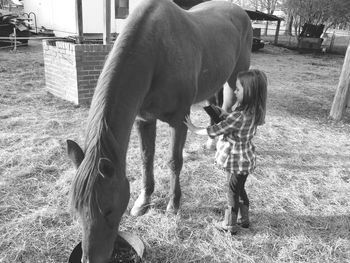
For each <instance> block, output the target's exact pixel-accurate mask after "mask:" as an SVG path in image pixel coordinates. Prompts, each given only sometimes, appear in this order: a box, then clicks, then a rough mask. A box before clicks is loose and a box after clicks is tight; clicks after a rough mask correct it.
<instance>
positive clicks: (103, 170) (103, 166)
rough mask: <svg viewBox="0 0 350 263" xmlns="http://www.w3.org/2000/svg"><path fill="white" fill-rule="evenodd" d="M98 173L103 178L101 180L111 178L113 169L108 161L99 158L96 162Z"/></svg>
mask: <svg viewBox="0 0 350 263" xmlns="http://www.w3.org/2000/svg"><path fill="white" fill-rule="evenodd" d="M98 171H99V173H100V174H101V175H102V176H103V178H110V177H112V176H113V174H114V171H115V168H114V165H113V163H112V162H111V161H110V160H109V159H107V158H100V160H99V161H98Z"/></svg>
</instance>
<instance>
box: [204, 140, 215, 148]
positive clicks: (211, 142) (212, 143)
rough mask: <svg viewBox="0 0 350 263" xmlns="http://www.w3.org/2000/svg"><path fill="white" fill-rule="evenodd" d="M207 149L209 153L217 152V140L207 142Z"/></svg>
mask: <svg viewBox="0 0 350 263" xmlns="http://www.w3.org/2000/svg"><path fill="white" fill-rule="evenodd" d="M205 149H207V150H208V151H215V150H216V143H215V140H211V139H209V140H207V143H206V144H205Z"/></svg>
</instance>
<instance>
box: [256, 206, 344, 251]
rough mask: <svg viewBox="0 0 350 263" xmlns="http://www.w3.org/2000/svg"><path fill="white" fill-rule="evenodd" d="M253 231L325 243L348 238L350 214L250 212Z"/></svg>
mask: <svg viewBox="0 0 350 263" xmlns="http://www.w3.org/2000/svg"><path fill="white" fill-rule="evenodd" d="M251 221H252V227H251V231H252V232H253V233H258V232H266V231H267V232H270V233H271V234H272V235H273V236H279V237H293V236H306V237H309V238H311V239H317V240H318V241H317V242H320V241H319V239H322V240H323V242H325V243H330V244H332V242H336V240H337V239H346V240H350V215H348V214H344V215H334V216H317V215H315V216H312V215H300V214H297V213H293V212H292V213H277V214H273V213H266V212H254V211H253V212H252V220H251Z"/></svg>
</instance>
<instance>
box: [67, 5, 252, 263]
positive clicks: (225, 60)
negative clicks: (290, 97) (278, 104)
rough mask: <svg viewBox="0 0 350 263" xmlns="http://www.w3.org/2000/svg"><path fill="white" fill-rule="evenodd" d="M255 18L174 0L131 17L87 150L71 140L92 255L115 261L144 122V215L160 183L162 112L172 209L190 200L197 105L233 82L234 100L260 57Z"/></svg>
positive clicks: (228, 97)
mask: <svg viewBox="0 0 350 263" xmlns="http://www.w3.org/2000/svg"><path fill="white" fill-rule="evenodd" d="M251 45H252V27H251V22H250V19H249V17H248V15H247V14H246V12H245V11H244V10H243V9H241V8H240V7H238V6H236V5H234V4H231V3H229V2H224V1H210V2H205V3H203V4H200V5H197V6H195V7H194V8H192V9H190V10H188V11H185V10H183V9H181V8H179V7H178V6H177V5H176V4H174V3H173V2H172V1H170V0H143V1H140V4H139V5H138V7H136V9H135V10H134V11H133V12H132V14H131V15H130V16H129V17H128V19H127V21H126V25H125V28H124V29H123V32H122V33H121V34H120V35H119V36H118V38H117V40H116V42H115V44H114V47H113V49H112V50H111V52H110V54H109V56H108V59H107V61H106V63H105V66H104V68H103V70H102V73H101V75H100V78H99V80H98V83H97V87H96V90H95V93H94V96H93V99H92V103H91V108H90V112H89V118H88V127H87V134H86V141H85V148H84V149H85V150H84V151H83V150H82V149H81V148H80V147H79V146H78V145H77V144H76V143H75V142H73V141H69V140H68V154H69V156H70V158H71V159H72V161H73V162H74V164H75V166H76V168H77V174H76V176H75V179H74V181H73V185H72V191H71V193H72V206H73V208H74V209H75V211H76V212H77V213H78V215H79V217H80V219H81V224H82V232H83V240H82V248H83V262H89V263H102V262H106V261H108V259H109V258H110V256H111V254H112V250H113V244H114V241H115V238H116V235H117V233H118V228H119V223H120V220H121V217H122V215H123V213H124V211H125V210H126V208H127V204H128V201H129V197H130V189H129V182H128V180H127V178H126V174H125V173H126V172H125V170H126V153H127V148H128V143H129V137H130V132H131V130H132V126H133V124H134V122H135V121H136V122H135V125H136V127H137V130H138V133H139V135H140V139H141V160H142V167H143V170H142V176H143V178H142V191H141V193H140V195H139V197H138V199H137V200H136V202H135V204H134V207H133V208H132V210H131V214H132V215H142V214H144V213H145V212H146V211H147V208H148V207H149V205H150V199H151V195H152V193H153V191H154V174H153V159H154V153H155V138H156V121H157V119H159V120H161V121H163V122H166V123H168V124H169V126H170V128H171V132H172V136H171V143H170V160H169V166H170V172H171V177H170V190H169V198H170V200H169V202H168V205H167V211H168V212H172V213H176V212H177V211H178V209H179V206H180V197H181V189H180V184H179V175H180V171H181V168H182V163H183V157H182V151H183V147H184V144H185V140H186V133H187V127H186V125H184V123H183V121H184V117H185V115H187V114H189V113H190V108H191V105H192V104H194V103H197V102H200V101H203V100H206V99H208V98H209V97H211V96H213V94H215V93H216V92H217V91H219V90H220V88H222V86H223V85H224V84H225V83H226V82H227V83H228V85H229V86H230V87H231V88H230V87H229V86H228V85H225V86H224V108H226V109H229V108H230V106H231V105H232V104H233V99H234V95H233V90H234V89H235V82H236V75H237V73H238V72H239V71H242V70H247V69H248V68H249V65H250V52H251Z"/></svg>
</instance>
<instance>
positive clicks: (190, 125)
mask: <svg viewBox="0 0 350 263" xmlns="http://www.w3.org/2000/svg"><path fill="white" fill-rule="evenodd" d="M184 123H185V124H186V126H187V128H188V129H189V130H190V131H191V132H194V131H195V130H196V129H197V127H196V126H194V125H193V123H192V121H191V117H190V115H187V116H185V121H184Z"/></svg>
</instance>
